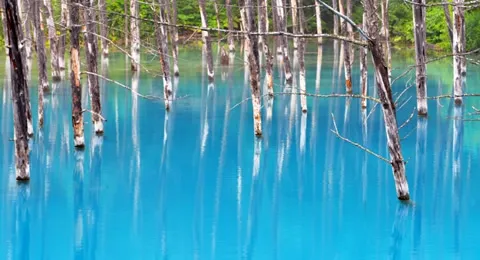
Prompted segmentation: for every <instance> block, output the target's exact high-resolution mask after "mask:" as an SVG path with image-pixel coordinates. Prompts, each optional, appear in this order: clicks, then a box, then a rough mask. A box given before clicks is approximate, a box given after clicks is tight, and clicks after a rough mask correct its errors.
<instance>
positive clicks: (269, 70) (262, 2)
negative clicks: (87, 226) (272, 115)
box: [257, 0, 273, 97]
mask: <svg viewBox="0 0 480 260" xmlns="http://www.w3.org/2000/svg"><path fill="white" fill-rule="evenodd" d="M257 3H258V6H259V11H260V13H259V14H258V17H259V20H260V26H259V29H260V30H259V32H260V33H264V32H265V31H266V30H267V29H266V28H267V24H268V23H267V20H268V12H267V6H266V3H267V1H266V0H257ZM263 55H265V63H266V64H265V81H266V84H267V90H268V94H270V96H271V97H273V57H272V54H271V52H270V48H269V47H268V42H267V41H263Z"/></svg>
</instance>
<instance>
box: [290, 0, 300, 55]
mask: <svg viewBox="0 0 480 260" xmlns="http://www.w3.org/2000/svg"><path fill="white" fill-rule="evenodd" d="M290 11H291V13H292V31H293V33H294V34H298V12H299V10H298V4H297V0H290ZM297 48H298V38H293V49H294V50H296V49H297Z"/></svg>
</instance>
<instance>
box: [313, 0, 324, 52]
mask: <svg viewBox="0 0 480 260" xmlns="http://www.w3.org/2000/svg"><path fill="white" fill-rule="evenodd" d="M315 18H316V22H317V34H322V15H321V10H320V3H319V2H317V1H315ZM322 43H323V38H322V37H318V44H322Z"/></svg>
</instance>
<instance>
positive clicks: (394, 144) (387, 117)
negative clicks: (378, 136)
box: [364, 0, 410, 200]
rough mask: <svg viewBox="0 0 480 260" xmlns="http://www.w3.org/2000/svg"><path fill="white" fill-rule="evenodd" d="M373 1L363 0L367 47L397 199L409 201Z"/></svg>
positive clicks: (394, 113) (394, 112) (392, 101)
mask: <svg viewBox="0 0 480 260" xmlns="http://www.w3.org/2000/svg"><path fill="white" fill-rule="evenodd" d="M375 2H376V1H375V0H365V1H364V8H365V10H366V14H367V31H368V36H369V37H370V39H369V40H368V46H369V49H370V51H371V53H372V59H373V63H374V67H375V76H376V85H377V92H378V96H379V98H380V102H381V103H382V111H383V120H384V123H385V131H386V135H387V145H388V151H389V153H390V160H391V162H390V163H391V165H392V170H393V177H394V179H395V187H396V190H397V197H398V199H400V200H409V199H410V193H409V191H408V183H407V177H406V174H405V161H404V160H403V156H402V150H401V146H400V136H399V134H398V125H397V118H396V108H395V102H394V100H393V97H392V89H391V88H390V80H389V73H388V66H387V65H386V63H385V56H384V53H383V51H382V46H381V44H380V42H379V40H378V38H379V35H378V31H379V30H378V29H379V28H378V22H379V21H378V17H377V11H376V10H377V8H376V3H375Z"/></svg>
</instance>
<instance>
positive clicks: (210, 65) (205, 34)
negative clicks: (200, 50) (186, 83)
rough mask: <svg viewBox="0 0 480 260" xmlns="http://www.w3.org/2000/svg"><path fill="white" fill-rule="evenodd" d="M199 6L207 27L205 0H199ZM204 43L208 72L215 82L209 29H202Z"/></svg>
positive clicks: (210, 80) (211, 80) (209, 78)
mask: <svg viewBox="0 0 480 260" xmlns="http://www.w3.org/2000/svg"><path fill="white" fill-rule="evenodd" d="M198 6H199V8H200V19H201V20H202V27H203V28H207V27H208V22H207V12H206V9H205V0H198ZM202 39H203V45H204V48H205V50H206V55H207V74H208V80H209V82H210V83H213V81H214V78H215V72H214V70H213V57H212V44H211V42H210V35H209V33H208V32H207V31H202Z"/></svg>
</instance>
